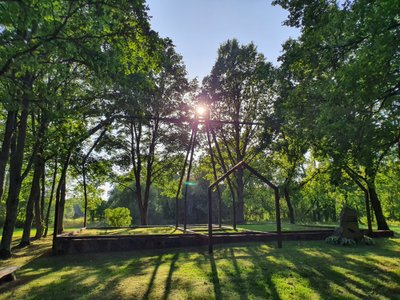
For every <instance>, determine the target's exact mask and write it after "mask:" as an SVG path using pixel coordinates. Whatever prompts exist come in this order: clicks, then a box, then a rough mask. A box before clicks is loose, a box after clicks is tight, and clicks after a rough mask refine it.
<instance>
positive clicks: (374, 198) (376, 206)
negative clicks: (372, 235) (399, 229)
mask: <svg viewBox="0 0 400 300" xmlns="http://www.w3.org/2000/svg"><path fill="white" fill-rule="evenodd" d="M368 193H369V198H370V201H371V205H372V208H373V210H374V213H375V219H376V223H377V225H378V230H389V226H388V224H387V223H386V219H385V216H384V215H383V211H382V206H381V202H380V201H379V197H378V194H377V193H376V188H375V182H374V181H368Z"/></svg>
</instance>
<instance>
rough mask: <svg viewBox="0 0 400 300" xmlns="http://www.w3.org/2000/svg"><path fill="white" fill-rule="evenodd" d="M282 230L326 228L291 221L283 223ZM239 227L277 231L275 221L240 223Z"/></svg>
mask: <svg viewBox="0 0 400 300" xmlns="http://www.w3.org/2000/svg"><path fill="white" fill-rule="evenodd" d="M281 226H282V231H306V230H321V229H324V228H321V227H312V226H302V225H297V224H290V223H282V224H281ZM238 227H239V228H244V229H247V230H256V231H265V232H270V231H276V224H275V223H265V224H245V225H238Z"/></svg>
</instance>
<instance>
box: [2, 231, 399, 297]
mask: <svg viewBox="0 0 400 300" xmlns="http://www.w3.org/2000/svg"><path fill="white" fill-rule="evenodd" d="M42 242H43V243H44V244H40V245H41V247H43V249H49V248H50V246H51V239H50V238H48V239H46V240H43V241H41V242H40V243H42ZM35 243H38V241H35V242H34V245H35ZM34 245H33V246H34ZM398 246H399V239H398V238H393V239H378V241H377V244H376V245H374V246H364V245H362V246H355V247H352V248H343V247H332V246H331V245H328V244H326V243H325V242H324V241H312V242H309V241H290V242H287V241H286V242H284V244H283V248H282V249H278V248H276V247H275V245H274V244H263V243H243V244H236V245H216V247H215V252H214V254H213V255H209V254H208V252H207V248H187V249H169V250H166V249H164V250H158V251H137V252H114V253H97V254H82V255H66V256H55V257H53V256H49V255H45V256H40V255H41V254H43V252H40V251H41V250H40V249H41V248H39V250H35V251H36V252H34V253H35V254H31V253H30V251H27V250H23V249H19V250H18V251H17V252H16V254H17V256H16V257H15V258H13V259H12V260H11V261H10V263H11V264H21V266H22V268H21V270H20V271H18V272H17V277H18V280H17V281H16V282H15V283H11V284H9V285H7V286H0V299H57V300H58V299H360V298H373V299H395V298H396V296H397V295H398V294H399V292H400V285H399V282H400V281H399V278H400V274H399V271H398V270H400V255H399V247H398ZM46 247H47V248H46ZM43 251H44V250H43ZM30 255H31V256H30ZM32 255H33V257H32Z"/></svg>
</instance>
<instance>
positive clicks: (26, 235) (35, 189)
mask: <svg viewBox="0 0 400 300" xmlns="http://www.w3.org/2000/svg"><path fill="white" fill-rule="evenodd" d="M39 156H40V155H36V158H35V163H34V171H33V179H32V185H31V191H30V194H29V198H28V203H27V205H26V215H25V223H24V231H23V233H22V239H21V242H20V244H19V245H20V247H24V246H27V245H29V244H30V243H31V242H30V236H31V228H32V220H33V208H34V205H35V203H36V202H38V201H39V199H40V178H41V177H42V170H43V164H42V162H41V158H40V157H39ZM36 213H37V212H36V211H35V215H36Z"/></svg>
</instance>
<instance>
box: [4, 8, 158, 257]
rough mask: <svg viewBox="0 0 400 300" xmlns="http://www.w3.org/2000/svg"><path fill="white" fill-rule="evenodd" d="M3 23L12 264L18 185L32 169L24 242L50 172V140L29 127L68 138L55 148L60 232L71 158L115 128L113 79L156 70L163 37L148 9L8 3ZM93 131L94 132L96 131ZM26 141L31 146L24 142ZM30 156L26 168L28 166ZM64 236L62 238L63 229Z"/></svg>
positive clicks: (7, 234)
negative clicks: (46, 173)
mask: <svg viewBox="0 0 400 300" xmlns="http://www.w3.org/2000/svg"><path fill="white" fill-rule="evenodd" d="M0 15H1V17H0V24H1V27H2V31H1V33H0V39H1V41H2V43H1V46H0V53H1V60H0V93H1V98H2V104H3V106H2V108H4V109H5V110H7V119H8V120H9V124H10V126H7V128H6V134H4V137H3V143H2V150H1V153H0V154H1V155H0V181H1V182H0V185H1V186H3V182H2V180H3V179H2V178H4V170H5V168H4V165H5V164H7V160H8V159H9V158H8V153H9V152H10V153H11V155H10V157H11V159H9V164H10V168H9V169H10V184H9V186H8V193H7V212H6V221H5V224H4V229H3V236H2V241H1V249H0V251H1V256H2V257H4V258H7V257H9V256H10V246H11V240H12V233H13V230H14V226H15V221H16V215H17V210H18V205H19V193H20V189H21V184H22V182H23V179H24V178H26V175H27V174H28V173H29V171H30V167H31V166H32V165H33V166H34V176H33V181H32V189H31V191H32V193H31V195H32V196H31V197H30V200H29V201H28V204H29V205H28V207H27V208H28V209H27V216H28V218H27V220H26V229H25V234H24V235H25V240H26V242H28V240H29V232H30V226H31V220H32V219H31V218H32V207H36V219H37V221H36V223H37V224H38V223H41V221H40V219H38V217H39V216H40V215H41V212H40V211H41V210H42V208H41V207H40V204H41V202H40V199H39V197H40V192H38V186H40V183H39V185H38V182H40V180H39V181H38V178H41V177H42V176H40V175H41V173H43V172H44V170H45V167H43V164H44V161H45V159H44V158H45V156H44V155H43V153H46V152H47V151H48V149H46V145H45V144H46V143H45V142H44V141H45V140H46V139H45V138H43V136H45V134H38V135H35V134H34V132H33V131H32V132H31V130H30V128H29V127H28V121H32V123H35V120H36V119H38V120H40V125H39V127H38V128H39V131H42V130H41V129H40V128H41V127H40V126H42V125H43V127H44V132H46V131H48V132H50V133H51V132H53V130H54V131H58V133H60V132H62V133H63V134H61V135H60V138H59V139H55V140H54V141H55V142H56V143H58V144H57V147H52V150H54V149H56V151H55V152H56V153H57V156H58V161H59V163H60V166H61V172H60V177H59V183H58V186H57V189H56V204H57V205H56V212H57V213H56V214H57V215H58V219H59V220H58V223H59V224H62V217H63V207H64V203H65V197H66V194H65V191H66V177H67V176H66V175H67V172H68V167H69V164H70V161H71V157H73V155H74V154H75V153H76V150H77V149H78V147H79V146H80V145H81V144H82V142H83V141H84V140H85V139H87V138H88V137H89V136H90V135H92V134H94V133H95V132H97V130H99V129H101V128H102V127H103V126H105V125H106V124H108V123H109V122H111V121H113V120H114V118H115V116H112V114H113V113H114V111H115V110H114V109H113V108H112V105H111V104H112V101H111V100H112V96H113V95H110V91H112V90H113V89H112V88H111V86H112V79H114V80H113V81H114V82H119V81H118V80H116V78H114V77H117V78H121V77H125V76H126V75H127V74H133V73H140V72H141V70H144V69H145V68H148V69H151V68H152V67H153V66H152V59H153V58H154V56H155V54H154V53H153V52H155V51H154V49H157V46H156V44H157V42H158V37H157V34H155V33H154V32H152V31H151V30H150V27H149V23H148V16H147V14H146V12H145V5H144V3H143V1H135V2H132V1H113V0H111V1H106V2H104V3H103V2H102V3H97V2H92V1H84V0H82V1H72V2H71V1H56V2H54V1H39V2H35V3H30V2H26V1H17V2H7V3H4V4H3V5H2V6H1V13H0ZM114 87H115V84H114ZM17 122H18V123H17ZM93 123H95V124H96V123H97V126H93V127H91V124H93ZM17 125H18V126H17ZM47 127H48V128H47ZM87 128H90V129H87ZM32 129H35V126H33V127H32ZM76 133H78V134H76ZM27 136H28V137H32V138H31V139H28V140H27V138H26V137H27ZM27 153H29V154H30V159H29V160H26V159H24V157H27V156H26V154H27ZM53 155H54V154H53ZM51 156H52V155H50V157H51ZM24 165H25V169H24V170H22V168H23V166H24ZM22 171H23V172H22ZM42 198H43V197H42ZM42 202H43V201H42ZM33 203H35V204H36V206H35V205H32V204H33ZM42 207H43V205H42ZM59 228H60V229H61V230H62V226H60V227H59Z"/></svg>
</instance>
